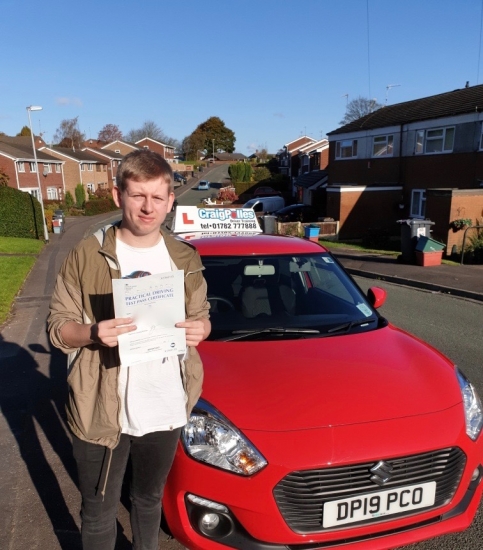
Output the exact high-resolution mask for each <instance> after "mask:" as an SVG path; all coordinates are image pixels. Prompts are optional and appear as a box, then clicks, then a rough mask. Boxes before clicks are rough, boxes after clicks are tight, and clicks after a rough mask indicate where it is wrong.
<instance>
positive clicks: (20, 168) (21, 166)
mask: <svg viewBox="0 0 483 550" xmlns="http://www.w3.org/2000/svg"><path fill="white" fill-rule="evenodd" d="M17 169H18V171H19V172H25V162H17Z"/></svg>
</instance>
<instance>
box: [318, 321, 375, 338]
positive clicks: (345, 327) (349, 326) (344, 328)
mask: <svg viewBox="0 0 483 550" xmlns="http://www.w3.org/2000/svg"><path fill="white" fill-rule="evenodd" d="M375 321H376V319H368V318H367V317H365V318H364V319H357V320H356V321H349V322H348V323H343V324H342V325H338V326H336V327H333V328H331V329H329V330H328V331H327V334H334V333H336V332H343V333H345V332H349V331H350V330H351V329H353V328H354V327H360V326H361V325H366V324H367V325H368V324H369V323H374V322H375Z"/></svg>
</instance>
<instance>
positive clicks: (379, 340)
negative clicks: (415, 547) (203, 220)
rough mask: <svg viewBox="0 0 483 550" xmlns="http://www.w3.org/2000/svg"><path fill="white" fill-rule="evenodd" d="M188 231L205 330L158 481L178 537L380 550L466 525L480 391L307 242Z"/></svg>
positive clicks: (212, 548) (475, 477) (188, 542)
mask: <svg viewBox="0 0 483 550" xmlns="http://www.w3.org/2000/svg"><path fill="white" fill-rule="evenodd" d="M237 215H238V214H233V215H232V218H231V221H233V219H235V220H236V217H237ZM226 219H229V218H226ZM217 223H219V222H217ZM190 242H191V244H192V245H194V246H195V247H196V248H197V249H198V250H199V252H200V254H201V256H202V258H203V263H204V266H205V268H206V270H205V277H206V280H207V283H208V296H209V301H210V303H211V306H212V310H211V321H212V326H213V329H212V333H211V335H210V337H209V339H208V340H207V341H205V342H203V343H202V344H201V345H200V346H199V351H200V353H201V356H202V358H203V363H204V368H205V380H204V389H203V395H202V398H201V399H200V401H199V402H198V404H197V407H196V408H195V410H194V411H193V413H192V415H191V418H190V421H189V423H188V424H187V425H186V427H185V428H184V430H183V433H182V438H181V442H180V444H179V447H178V450H177V453H176V457H175V461H174V465H173V468H172V471H171V473H170V476H169V479H168V483H167V485H166V490H165V496H164V502H163V509H164V514H165V518H166V520H167V523H168V525H169V528H170V530H171V532H172V533H173V535H174V537H175V538H176V539H177V540H178V541H180V542H181V544H183V545H184V546H185V547H186V548H189V549H196V550H217V549H222V548H238V549H242V550H287V549H290V550H315V549H321V548H350V549H357V550H361V549H364V550H378V549H380V550H382V549H388V548H395V547H399V546H403V545H407V544H411V543H414V542H417V541H421V540H423V539H427V538H431V537H435V536H438V535H441V534H444V533H450V532H454V531H460V530H463V529H465V528H467V527H468V526H469V525H470V523H471V521H472V519H473V517H474V515H475V513H476V510H477V508H478V505H479V502H480V498H481V492H482V483H481V480H482V474H483V466H482V463H483V437H482V436H481V430H482V426H483V413H482V406H481V403H480V400H479V398H478V396H477V395H476V392H475V389H474V387H473V386H472V385H471V383H470V382H469V381H468V380H467V379H466V378H465V376H464V375H463V374H462V373H461V372H460V371H459V370H458V369H457V367H456V366H455V365H454V364H453V363H452V362H451V361H450V360H449V359H447V358H446V357H444V356H443V355H442V354H441V353H439V352H438V351H437V350H435V349H434V348H432V347H431V346H429V345H428V344H426V343H424V342H422V341H421V340H419V339H417V338H415V337H413V336H411V335H410V334H408V333H406V332H404V331H402V330H400V329H398V328H396V327H395V326H393V325H391V324H390V323H389V322H388V321H387V320H386V319H385V318H384V317H382V316H381V315H380V314H379V313H378V312H377V308H378V307H380V306H381V305H382V304H383V302H384V300H385V296H386V293H385V291H384V290H382V289H380V288H375V287H374V288H372V289H370V290H369V292H368V295H367V296H364V295H363V293H362V291H361V290H360V289H359V287H358V286H357V285H356V284H355V282H354V281H353V280H352V278H351V277H350V276H349V275H348V274H347V273H346V272H345V271H344V269H343V268H342V266H341V265H340V264H339V263H338V262H337V260H336V259H335V258H334V257H333V256H332V255H331V254H330V253H329V252H328V251H327V250H325V249H324V248H322V247H321V246H319V245H318V244H317V243H314V242H311V241H309V240H304V239H300V238H297V237H289V236H277V235H260V234H258V235H247V236H240V235H239V236H234V235H233V234H228V235H226V236H216V237H211V238H201V237H200V238H198V237H197V236H196V235H191V238H190Z"/></svg>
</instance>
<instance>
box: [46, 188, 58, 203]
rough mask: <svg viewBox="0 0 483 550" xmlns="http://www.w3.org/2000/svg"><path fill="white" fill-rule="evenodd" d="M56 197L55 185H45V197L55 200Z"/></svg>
mask: <svg viewBox="0 0 483 550" xmlns="http://www.w3.org/2000/svg"><path fill="white" fill-rule="evenodd" d="M58 198H59V197H58V195H57V189H56V188H55V187H47V199H48V200H49V201H55V200H57V199H58Z"/></svg>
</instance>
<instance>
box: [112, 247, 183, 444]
mask: <svg viewBox="0 0 483 550" xmlns="http://www.w3.org/2000/svg"><path fill="white" fill-rule="evenodd" d="M116 254H117V258H118V260H119V265H120V266H121V276H122V277H123V278H134V277H144V276H146V275H152V274H155V273H166V272H168V271H171V270H172V268H171V260H170V257H169V254H168V250H167V248H166V244H165V242H164V239H161V240H160V242H159V243H158V244H157V245H156V246H153V247H150V248H134V247H132V246H129V245H127V244H125V243H123V242H122V241H120V240H119V239H117V240H116ZM119 395H120V398H121V403H122V412H121V431H122V433H125V434H129V435H134V436H142V435H144V434H147V433H151V432H157V431H166V430H173V429H175V428H179V427H180V426H184V424H186V408H185V403H186V394H185V391H184V388H183V384H182V380H181V372H180V365H179V359H178V357H176V356H175V357H166V358H164V359H163V360H162V361H149V362H147V363H141V364H136V366H134V367H129V365H121V369H120V375H119Z"/></svg>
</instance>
